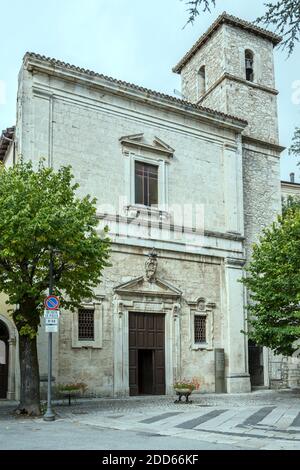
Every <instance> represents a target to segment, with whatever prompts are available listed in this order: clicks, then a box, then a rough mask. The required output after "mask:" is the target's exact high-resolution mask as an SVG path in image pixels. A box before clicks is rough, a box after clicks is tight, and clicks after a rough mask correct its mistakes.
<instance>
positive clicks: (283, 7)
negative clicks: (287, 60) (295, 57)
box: [184, 0, 300, 55]
mask: <svg viewBox="0 0 300 470" xmlns="http://www.w3.org/2000/svg"><path fill="white" fill-rule="evenodd" d="M184 1H185V3H186V5H187V7H188V21H187V23H194V21H195V19H196V18H197V16H199V15H200V14H201V12H206V11H210V8H211V7H214V6H215V5H216V0H184ZM264 6H265V7H266V11H265V14H264V15H263V16H261V17H260V18H257V19H256V22H257V23H258V24H261V25H267V26H269V25H272V26H274V27H275V30H276V32H277V33H278V34H281V35H282V36H283V42H282V47H283V48H286V49H287V51H288V54H289V55H290V54H291V53H292V52H293V50H294V47H295V45H296V43H297V42H298V41H299V38H300V0H279V1H277V2H276V3H271V2H268V3H264Z"/></svg>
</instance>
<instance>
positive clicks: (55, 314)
mask: <svg viewBox="0 0 300 470" xmlns="http://www.w3.org/2000/svg"><path fill="white" fill-rule="evenodd" d="M59 317H60V312H59V310H44V318H56V319H58V318H59Z"/></svg>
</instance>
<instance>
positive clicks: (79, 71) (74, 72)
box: [23, 52, 248, 131]
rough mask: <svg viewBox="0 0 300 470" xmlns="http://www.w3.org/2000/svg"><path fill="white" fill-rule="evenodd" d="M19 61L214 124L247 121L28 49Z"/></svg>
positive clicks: (29, 67)
mask: <svg viewBox="0 0 300 470" xmlns="http://www.w3.org/2000/svg"><path fill="white" fill-rule="evenodd" d="M23 63H24V67H25V68H26V69H27V70H28V71H30V72H32V71H38V72H41V73H46V74H48V75H54V76H59V77H61V78H63V79H65V80H70V81H80V80H82V81H85V82H92V83H93V86H95V87H100V88H105V89H106V90H109V91H110V92H111V93H118V94H120V93H122V94H123V95H126V94H127V95H128V97H129V96H130V97H131V98H133V97H134V98H135V99H137V100H140V101H144V102H145V101H147V102H148V103H152V104H155V105H159V106H163V107H169V108H170V107H171V108H172V109H173V110H174V111H177V112H184V113H185V114H187V113H189V114H191V115H195V116H197V117H198V118H199V117H202V118H205V119H206V120H210V121H214V122H215V124H216V125H221V124H222V125H223V126H226V127H230V128H235V129H237V130H240V131H242V130H243V129H244V128H245V127H246V126H247V124H248V122H247V121H246V120H244V119H241V118H238V117H235V116H231V115H228V114H225V113H222V112H220V111H215V110H212V109H210V108H206V107H204V106H200V105H197V104H194V103H191V102H189V101H186V100H182V99H179V98H176V97H174V96H170V95H167V94H164V93H161V92H158V91H154V90H150V89H148V88H144V87H141V86H138V85H134V84H132V83H128V82H125V81H122V80H117V79H115V78H112V77H109V76H106V75H103V74H100V73H97V72H93V71H91V70H87V69H84V68H81V67H77V66H75V65H71V64H68V63H66V62H62V61H59V60H56V59H53V58H50V57H45V56H42V55H39V54H35V53H32V52H27V53H26V54H25V56H24V60H23Z"/></svg>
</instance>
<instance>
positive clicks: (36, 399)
mask: <svg viewBox="0 0 300 470" xmlns="http://www.w3.org/2000/svg"><path fill="white" fill-rule="evenodd" d="M19 358H20V375H21V384H20V385H21V390H20V404H19V407H18V410H19V412H21V413H22V414H27V415H29V416H39V415H40V414H41V409H40V373H39V363H38V355H37V344H36V337H34V338H33V339H31V338H30V337H29V336H21V335H20V336H19Z"/></svg>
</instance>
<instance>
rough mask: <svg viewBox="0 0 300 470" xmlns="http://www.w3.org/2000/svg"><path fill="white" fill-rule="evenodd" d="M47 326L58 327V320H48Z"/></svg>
mask: <svg viewBox="0 0 300 470" xmlns="http://www.w3.org/2000/svg"><path fill="white" fill-rule="evenodd" d="M46 325H58V318H46Z"/></svg>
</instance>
